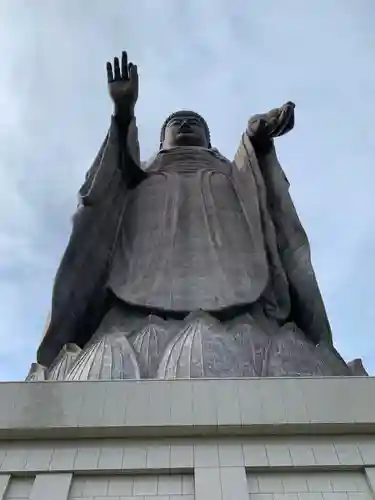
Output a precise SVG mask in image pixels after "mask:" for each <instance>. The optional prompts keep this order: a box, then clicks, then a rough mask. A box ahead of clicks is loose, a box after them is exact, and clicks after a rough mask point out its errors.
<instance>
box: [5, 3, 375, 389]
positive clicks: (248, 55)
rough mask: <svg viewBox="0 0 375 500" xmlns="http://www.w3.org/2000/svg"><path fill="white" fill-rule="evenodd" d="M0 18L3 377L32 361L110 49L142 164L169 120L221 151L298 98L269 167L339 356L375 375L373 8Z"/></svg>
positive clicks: (200, 9) (157, 10) (66, 6)
mask: <svg viewBox="0 0 375 500" xmlns="http://www.w3.org/2000/svg"><path fill="white" fill-rule="evenodd" d="M0 14H1V17H0V19H1V20H0V28H1V29H0V41H1V42H2V45H3V47H6V48H7V51H6V52H4V54H3V60H2V70H3V71H2V73H3V77H2V79H1V81H0V105H1V113H0V154H1V160H2V161H1V164H0V181H1V182H0V203H1V211H0V229H1V230H0V257H1V260H0V276H1V278H2V279H1V286H0V303H1V304H2V310H3V314H2V316H1V319H0V327H1V332H2V333H1V340H2V344H1V346H2V347H1V349H0V378H1V379H20V378H21V379H22V378H23V376H24V375H25V373H26V371H27V369H28V365H29V364H30V363H31V362H32V361H33V360H34V357H35V350H36V347H37V344H38V342H39V340H40V336H41V332H42V329H43V324H44V319H45V316H46V314H47V311H48V309H49V302H50V295H51V286H52V280H53V276H54V273H55V270H56V267H57V265H58V262H59V259H60V257H61V253H62V251H63V249H64V247H65V245H66V242H67V238H68V236H69V230H70V216H71V214H72V212H73V210H74V207H75V202H76V192H77V190H78V187H79V185H80V183H81V180H82V179H83V176H84V174H85V171H86V170H87V169H88V167H89V165H90V162H91V161H92V159H93V157H94V156H95V154H96V151H97V149H98V148H99V146H100V143H101V141H102V139H103V137H104V134H105V132H106V129H107V126H108V123H109V117H110V113H111V106H110V102H109V99H108V97H107V94H106V83H105V62H106V60H107V59H109V58H111V57H113V56H115V55H118V54H119V53H120V52H121V50H122V49H123V48H126V49H127V50H128V51H129V54H130V56H131V58H133V60H134V62H136V63H137V64H138V66H139V71H140V85H141V88H140V100H139V104H138V106H137V117H138V118H137V119H138V123H139V127H140V135H141V146H142V154H143V157H144V158H147V157H149V156H150V155H151V154H152V153H153V152H154V151H155V148H156V147H157V144H158V136H159V130H160V126H161V123H162V122H163V120H164V118H165V116H167V115H168V114H169V113H170V112H171V111H174V110H176V109H179V108H192V109H195V110H197V111H198V112H200V113H202V114H203V116H205V117H206V119H207V121H208V123H209V125H210V127H211V131H212V137H213V141H214V143H215V145H217V146H218V147H219V148H220V150H221V151H222V152H223V153H224V154H226V155H228V156H231V155H232V154H233V153H234V151H235V149H236V146H237V143H238V140H239V137H240V134H241V132H242V130H243V129H244V127H245V124H246V121H247V119H248V117H249V116H250V115H251V114H252V113H256V112H262V111H265V110H268V109H269V108H272V107H274V106H277V105H279V104H281V103H283V102H284V101H286V100H289V99H291V100H294V101H295V102H296V104H297V123H296V128H295V130H294V131H293V133H292V134H290V135H289V136H287V137H285V138H283V139H280V140H279V142H278V144H277V147H278V152H279V157H280V159H281V162H282V164H283V166H284V168H285V170H286V173H287V175H288V178H289V180H290V182H291V186H292V188H291V189H292V194H293V198H294V200H295V203H296V206H297V209H298V211H299V213H300V216H301V219H302V221H303V224H304V226H305V228H306V230H307V232H308V235H309V237H310V240H311V243H312V252H313V258H314V263H315V267H316V272H317V275H318V279H319V282H320V284H321V288H322V292H323V295H324V298H325V302H326V305H327V310H328V312H329V316H330V318H331V321H332V325H333V329H334V336H335V339H336V342H337V345H338V347H339V349H342V354H343V355H344V356H345V357H346V358H351V357H355V356H367V357H366V358H365V360H366V362H367V366H368V367H369V368H370V369H371V370H373V371H374V370H375V354H374V347H373V346H374V342H373V341H372V330H373V320H374V318H373V314H372V313H371V312H370V311H371V307H372V304H371V299H370V297H371V295H372V288H373V283H374V279H375V275H374V274H375V273H374V266H373V265H372V255H373V252H372V250H373V248H374V241H375V239H374V235H373V227H374V216H375V210H374V208H373V205H374V204H373V185H374V184H373V183H374V173H373V165H374V156H375V154H374V149H373V141H372V135H373V116H375V97H374V92H373V89H374V86H375V85H374V84H375V77H374V75H375V72H374V62H373V56H372V54H373V51H374V48H375V35H374V32H373V24H374V20H375V10H374V4H373V3H372V2H370V1H369V0H362V1H361V2H358V3H357V4H354V3H349V2H341V1H339V0H332V1H331V2H325V1H324V0H317V1H315V2H300V1H298V0H287V1H284V2H282V3H277V2H274V1H271V0H263V1H260V0H259V1H257V2H252V3H251V6H250V5H249V4H248V3H247V2H245V0H242V1H238V2H234V3H233V2H232V3H228V2H226V1H225V0H205V1H204V2H202V1H201V0H191V1H189V2H185V3H183V4H181V3H180V2H175V1H174V0H160V1H158V2H149V1H147V0H137V1H134V0H132V1H129V2H127V3H126V4H124V2H122V1H120V0H113V1H112V2H110V4H108V5H106V4H104V3H103V2H101V1H99V0H96V1H94V0H91V2H90V7H88V5H87V4H86V3H84V2H60V1H58V0H49V1H48V2H42V0H35V1H34V2H33V4H32V6H31V4H30V2H28V1H27V0H3V2H2V3H1V4H0ZM360 297H361V298H360ZM368 353H371V354H368Z"/></svg>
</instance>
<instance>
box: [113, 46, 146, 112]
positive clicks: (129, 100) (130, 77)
mask: <svg viewBox="0 0 375 500" xmlns="http://www.w3.org/2000/svg"><path fill="white" fill-rule="evenodd" d="M107 78H108V92H109V95H110V97H111V99H112V100H113V102H114V103H115V104H116V105H131V106H134V105H135V103H136V101H137V99H138V88H139V87H138V71H137V66H136V65H134V64H132V63H128V55H127V53H126V52H125V51H123V52H122V56H121V67H120V62H119V59H118V57H115V58H114V60H113V66H112V64H111V63H110V62H107Z"/></svg>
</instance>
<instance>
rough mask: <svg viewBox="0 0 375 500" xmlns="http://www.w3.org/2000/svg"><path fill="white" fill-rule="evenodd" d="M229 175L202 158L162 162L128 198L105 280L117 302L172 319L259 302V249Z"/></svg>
mask: <svg viewBox="0 0 375 500" xmlns="http://www.w3.org/2000/svg"><path fill="white" fill-rule="evenodd" d="M231 169H232V164H231V163H230V162H228V161H221V160H220V159H218V158H215V157H214V156H213V155H212V154H211V153H209V152H207V151H205V150H201V151H199V150H189V151H187V150H185V148H184V152H183V154H182V153H181V150H176V151H172V152H168V153H164V154H163V155H161V157H160V158H159V161H158V164H157V165H156V168H154V169H153V170H152V171H150V173H149V177H148V179H146V180H145V181H143V182H142V183H141V184H140V185H139V186H138V188H137V189H136V190H134V191H133V193H132V194H131V195H130V197H129V203H128V205H127V208H126V212H125V217H124V221H123V224H122V227H121V230H120V235H119V239H118V243H117V247H116V252H115V255H114V260H113V265H112V271H111V275H110V280H109V285H110V287H111V289H112V291H113V292H114V293H115V294H116V295H117V296H118V297H119V298H120V299H122V300H124V301H125V302H127V303H132V304H137V305H140V306H146V307H152V308H159V309H166V310H174V311H194V310H198V309H205V310H211V311H214V310H218V309H222V308H226V307H231V306H233V305H239V304H244V303H252V302H254V301H256V300H257V298H258V297H259V296H260V294H261V293H262V292H263V289H264V287H265V284H266V281H267V275H266V274H267V269H266V268H265V267H264V266H262V265H260V263H261V262H263V261H264V255H259V253H261V252H263V253H264V248H263V245H261V252H259V241H258V242H257V244H255V243H254V234H252V230H251V227H250V226H251V221H249V220H248V218H247V217H246V214H245V212H244V210H243V207H242V203H241V200H240V199H239V197H238V194H237V192H236V189H235V186H234V184H233V181H232V171H231ZM260 237H261V235H260Z"/></svg>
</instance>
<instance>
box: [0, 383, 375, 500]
mask: <svg viewBox="0 0 375 500" xmlns="http://www.w3.org/2000/svg"><path fill="white" fill-rule="evenodd" d="M362 382H363V383H362ZM351 389H355V393H352V392H350V391H351ZM213 394H214V395H215V397H213ZM156 396H158V398H157V397H156ZM349 396H350V397H349ZM354 396H355V398H356V405H354V404H353V401H352V399H353V397H354ZM189 398H190V399H189ZM272 398H273V399H272ZM151 400H153V403H152V405H151V403H150V401H151ZM0 401H1V408H0V500H21V499H22V500H26V499H27V500H370V499H372V500H375V493H374V491H375V379H371V378H370V377H368V378H366V379H360V378H358V379H355V380H353V378H352V379H351V380H348V381H346V380H342V379H340V380H334V379H328V380H327V379H321V380H319V379H318V380H316V379H315V380H303V379H302V380H297V379H296V380H294V379H286V380H269V381H264V380H241V381H236V380H230V381H224V382H223V381H212V380H211V381H198V382H197V381H192V382H191V381H183V382H176V385H174V383H173V382H168V383H167V384H165V383H164V382H163V381H160V382H158V381H153V382H145V383H138V382H134V385H133V384H132V382H129V381H126V382H100V383H98V384H96V383H85V382H82V383H80V382H76V383H65V382H60V383H53V382H44V383H29V384H26V383H25V384H23V385H21V384H0ZM345 402H346V403H345ZM344 403H345V404H346V407H345V404H344ZM150 405H151V406H152V408H153V411H152V412H151V413H150V412H149V413H145V412H146V409H147V408H149V409H151V407H150ZM189 409H190V413H189ZM137 413H138V416H139V418H138V419H137V418H136V416H137Z"/></svg>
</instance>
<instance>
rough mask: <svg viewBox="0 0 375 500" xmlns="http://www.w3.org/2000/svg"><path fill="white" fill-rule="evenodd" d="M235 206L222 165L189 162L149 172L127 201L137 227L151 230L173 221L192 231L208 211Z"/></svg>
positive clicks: (231, 209) (230, 209) (236, 208)
mask: <svg viewBox="0 0 375 500" xmlns="http://www.w3.org/2000/svg"><path fill="white" fill-rule="evenodd" d="M239 210H240V204H239V203H238V197H237V195H236V193H235V189H234V187H233V182H232V178H231V175H230V171H229V168H228V167H227V166H226V165H223V168H222V169H213V168H210V167H206V166H203V167H201V166H199V165H194V164H189V163H184V164H177V165H174V166H172V167H171V168H168V169H165V170H159V171H157V172H153V173H151V174H150V175H149V177H148V178H147V179H146V180H145V181H143V182H142V184H141V185H139V186H138V188H137V189H136V190H135V191H134V192H133V194H132V196H131V199H130V205H129V212H131V220H132V221H134V223H136V226H137V231H139V229H140V227H143V228H144V230H151V229H153V227H155V228H156V226H157V227H160V225H163V226H164V225H165V224H168V225H169V223H170V224H172V223H173V222H174V223H175V224H177V226H178V227H179V228H181V227H183V228H184V230H185V231H187V232H188V233H192V232H194V230H197V229H198V228H200V227H201V226H202V225H204V224H205V219H206V218H207V217H209V216H210V215H214V214H215V213H216V214H217V215H218V212H223V211H224V212H226V213H230V212H232V213H233V214H234V213H238V211H239ZM129 212H128V214H129V215H130V213H129ZM129 222H130V221H129ZM131 225H133V224H131Z"/></svg>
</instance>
